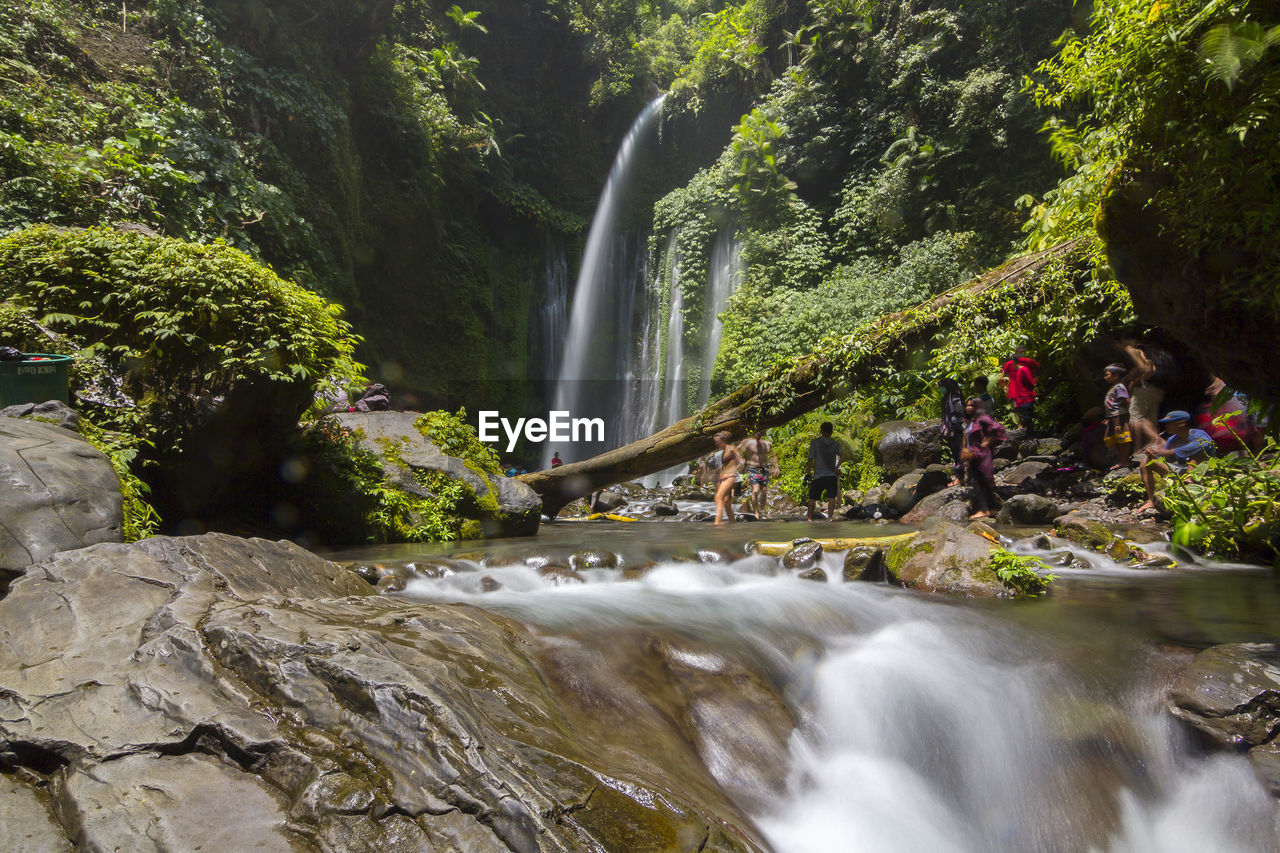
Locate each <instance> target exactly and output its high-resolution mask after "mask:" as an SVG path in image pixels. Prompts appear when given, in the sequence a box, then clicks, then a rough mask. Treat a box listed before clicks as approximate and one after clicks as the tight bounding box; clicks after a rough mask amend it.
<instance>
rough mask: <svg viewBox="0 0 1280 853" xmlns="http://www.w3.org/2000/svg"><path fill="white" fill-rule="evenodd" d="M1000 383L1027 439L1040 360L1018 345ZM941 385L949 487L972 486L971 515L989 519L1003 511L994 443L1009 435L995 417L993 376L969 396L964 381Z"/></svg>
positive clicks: (978, 380) (978, 383)
mask: <svg viewBox="0 0 1280 853" xmlns="http://www.w3.org/2000/svg"><path fill="white" fill-rule="evenodd" d="M1000 372H1001V378H1000V385H1001V387H1002V388H1004V390H1005V394H1006V395H1007V396H1008V398H1009V402H1010V403H1011V404H1012V405H1013V412H1014V417H1015V418H1016V419H1017V421H1018V428H1019V431H1020V434H1021V435H1022V436H1023V437H1030V436H1031V435H1032V434H1033V429H1034V424H1035V402H1036V385H1037V383H1038V382H1039V377H1040V363H1039V362H1038V361H1036V360H1035V359H1034V358H1031V357H1030V356H1028V355H1027V352H1026V348H1025V347H1021V346H1019V347H1018V348H1017V349H1015V350H1014V352H1013V355H1011V356H1010V357H1009V358H1008V359H1007V360H1006V361H1005V363H1004V364H1003V365H1001V367H1000ZM939 385H940V387H941V389H942V436H943V438H944V440H945V441H946V443H947V446H948V448H949V449H950V451H951V458H952V462H953V464H954V474H953V476H952V479H951V485H960V484H962V483H964V484H968V486H969V487H970V489H971V493H972V495H973V499H972V500H973V514H972V515H971V516H969V517H970V518H989V517H991V515H992V514H994V513H995V512H996V510H997V509H999V506H1000V499H999V497H997V495H996V472H995V447H996V445H997V444H999V443H1000V442H1002V441H1005V440H1006V439H1008V438H1009V435H1008V433H1006V431H1005V428H1004V426H1003V425H1002V424H1001V423H1000V422H999V421H997V420H996V419H995V417H994V413H995V398H994V397H992V396H991V394H990V392H989V390H988V389H989V387H990V379H989V378H988V377H986V376H978V377H975V378H974V379H973V382H972V385H971V386H970V393H969V395H968V397H965V396H964V394H963V393H962V391H961V389H960V383H958V382H956V381H955V380H954V379H950V378H944V379H942V380H940V382H939Z"/></svg>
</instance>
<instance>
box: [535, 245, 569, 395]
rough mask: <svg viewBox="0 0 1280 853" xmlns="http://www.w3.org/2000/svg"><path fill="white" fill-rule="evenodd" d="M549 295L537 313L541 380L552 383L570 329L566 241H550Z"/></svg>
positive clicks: (547, 264)
mask: <svg viewBox="0 0 1280 853" xmlns="http://www.w3.org/2000/svg"><path fill="white" fill-rule="evenodd" d="M543 271H544V281H545V282H546V295H545V297H544V299H543V302H542V309H541V310H540V311H539V312H538V333H539V335H540V338H541V340H540V345H541V349H542V352H541V356H542V359H541V368H542V375H541V377H539V378H541V379H546V380H551V379H554V378H555V376H556V371H557V370H558V369H559V367H560V360H561V358H562V355H561V354H562V351H563V349H564V338H565V333H566V330H567V328H568V325H569V261H568V259H567V258H566V257H565V251H564V241H563V240H562V239H556V240H554V241H553V240H552V238H551V237H548V238H547V247H546V255H545V258H544V264H543Z"/></svg>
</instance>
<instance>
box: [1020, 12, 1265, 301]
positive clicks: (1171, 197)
mask: <svg viewBox="0 0 1280 853" xmlns="http://www.w3.org/2000/svg"><path fill="white" fill-rule="evenodd" d="M1090 24H1091V25H1090V28H1089V31H1088V32H1087V33H1086V34H1084V35H1083V36H1082V37H1080V38H1073V39H1070V40H1068V41H1066V42H1065V43H1064V44H1063V45H1062V49H1061V51H1060V53H1059V54H1058V55H1057V56H1056V57H1054V58H1053V59H1052V60H1050V61H1047V62H1045V63H1043V64H1042V65H1041V67H1040V68H1039V69H1038V70H1037V72H1036V73H1035V74H1034V75H1033V76H1032V77H1031V78H1029V80H1028V83H1027V86H1028V89H1029V90H1030V91H1031V92H1032V94H1033V95H1034V96H1035V98H1036V100H1037V101H1038V102H1039V103H1041V104H1042V105H1044V106H1046V107H1049V108H1052V109H1055V110H1059V111H1060V112H1061V113H1062V115H1061V116H1060V117H1058V118H1055V119H1054V120H1053V121H1052V122H1051V124H1050V126H1049V127H1050V129H1051V131H1052V138H1053V149H1054V153H1055V154H1056V155H1057V156H1058V157H1059V159H1061V160H1062V162H1063V163H1064V164H1065V165H1067V166H1068V167H1069V168H1071V169H1072V170H1073V172H1074V174H1073V175H1072V176H1071V177H1070V178H1069V179H1068V180H1066V181H1064V182H1063V183H1062V184H1061V185H1060V186H1059V187H1057V188H1056V189H1055V190H1053V191H1052V192H1051V193H1049V194H1047V195H1046V196H1045V198H1044V201H1043V202H1042V203H1038V204H1037V203H1035V202H1033V201H1032V200H1031V199H1027V200H1026V202H1027V203H1029V204H1032V216H1031V219H1030V221H1029V223H1028V227H1029V231H1030V239H1031V241H1032V244H1033V245H1039V244H1045V243H1047V242H1053V241H1055V240H1057V239H1060V238H1062V237H1072V236H1076V235H1077V234H1078V233H1081V232H1082V231H1086V230H1088V229H1090V228H1091V227H1092V225H1093V222H1094V219H1095V217H1096V216H1097V213H1098V210H1099V204H1100V202H1101V201H1102V199H1103V198H1104V197H1105V196H1106V195H1107V194H1108V193H1110V192H1113V191H1115V189H1116V188H1117V187H1120V186H1124V185H1126V184H1127V183H1129V182H1131V181H1138V182H1140V183H1141V185H1142V186H1143V192H1144V194H1145V195H1149V199H1150V200H1149V203H1148V210H1149V211H1150V214H1151V216H1152V217H1153V219H1154V220H1155V221H1157V222H1159V223H1160V228H1161V231H1162V233H1163V234H1164V235H1165V236H1166V237H1168V238H1170V239H1171V240H1172V241H1173V243H1174V244H1175V245H1177V246H1179V248H1180V249H1182V250H1184V251H1185V252H1186V253H1187V254H1188V255H1189V256H1191V257H1200V258H1208V259H1210V260H1212V261H1213V262H1212V263H1210V264H1209V267H1208V268H1210V269H1214V270H1216V271H1218V272H1219V273H1220V274H1221V275H1222V276H1223V277H1224V280H1226V281H1228V282H1230V284H1231V286H1230V287H1226V288H1224V289H1223V293H1224V294H1225V295H1227V297H1228V298H1232V296H1234V298H1238V299H1240V300H1242V301H1243V302H1245V303H1247V305H1248V306H1250V308H1254V309H1259V310H1263V311H1266V312H1268V313H1269V314H1271V315H1272V316H1275V317H1277V318H1280V280H1278V279H1277V278H1276V276H1275V274H1274V270H1275V269H1276V267H1277V261H1280V254H1277V253H1280V247H1278V246H1277V243H1276V241H1275V239H1274V234H1275V233H1276V229H1277V227H1278V226H1280V200H1278V199H1277V196H1276V193H1275V188H1274V182H1275V176H1276V174H1277V173H1280V152H1278V151H1277V149H1276V146H1275V145H1274V144H1272V143H1273V141H1274V140H1275V139H1276V137H1277V134H1278V133H1280V62H1278V61H1277V60H1278V58H1280V54H1278V53H1277V52H1276V50H1274V47H1275V45H1276V44H1277V43H1278V42H1280V29H1277V25H1280V8H1277V6H1276V5H1275V4H1274V3H1271V2H1248V0H1243V2H1242V0H1210V2H1204V0H1162V1H1161V2H1157V3H1151V2H1146V1H1145V0H1100V2H1096V3H1094V4H1093V17H1092V19H1091V22H1090Z"/></svg>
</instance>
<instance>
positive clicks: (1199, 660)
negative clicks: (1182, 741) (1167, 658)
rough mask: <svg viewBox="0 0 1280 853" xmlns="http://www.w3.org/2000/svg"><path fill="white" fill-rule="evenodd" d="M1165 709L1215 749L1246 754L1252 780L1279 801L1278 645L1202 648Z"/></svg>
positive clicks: (1279, 654) (1260, 644)
mask: <svg viewBox="0 0 1280 853" xmlns="http://www.w3.org/2000/svg"><path fill="white" fill-rule="evenodd" d="M1170 708H1171V710H1172V712H1173V714H1174V716H1176V717H1177V718H1178V719H1180V720H1182V721H1183V722H1185V723H1187V724H1188V725H1190V726H1192V727H1193V728H1194V729H1196V730H1197V731H1198V732H1200V733H1201V734H1202V735H1204V736H1205V737H1207V738H1208V739H1209V740H1210V741H1212V742H1213V743H1215V744H1217V745H1218V746H1220V747H1224V748H1227V749H1233V750H1248V752H1249V758H1250V759H1252V761H1253V765H1254V768H1255V770H1257V772H1258V775H1259V776H1261V777H1262V779H1263V781H1264V782H1265V783H1266V785H1267V787H1268V788H1269V789H1270V790H1271V793H1272V794H1273V795H1276V796H1280V646H1277V645H1275V644H1270V643H1232V644H1227V645H1220V646H1213V647H1211V648H1208V649H1205V650H1204V651H1203V652H1201V653H1200V654H1198V655H1196V658H1195V660H1194V661H1192V663H1191V665H1190V666H1188V667H1187V668H1186V669H1185V670H1183V672H1182V674H1181V676H1180V677H1179V678H1178V681H1177V683H1176V684H1175V685H1174V689H1173V693H1172V694H1171V695H1170Z"/></svg>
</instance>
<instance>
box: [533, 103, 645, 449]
mask: <svg viewBox="0 0 1280 853" xmlns="http://www.w3.org/2000/svg"><path fill="white" fill-rule="evenodd" d="M662 101H663V98H661V97H659V98H658V99H656V100H654V101H653V102H652V103H650V104H649V105H648V106H646V107H645V109H644V111H643V112H641V113H640V115H639V117H637V118H636V120H635V123H634V124H632V126H631V129H630V130H629V131H628V132H627V135H626V137H625V138H624V139H623V141H622V145H621V146H620V147H619V148H618V153H617V156H616V157H615V158H614V161H613V166H612V167H611V168H610V170H609V177H608V179H607V180H606V181H605V185H604V190H603V192H602V193H601V194H600V202H599V204H598V205H597V206H596V213H595V217H594V218H593V219H592V221H591V230H590V231H589V232H588V234H587V245H586V249H585V250H584V251H583V256H582V266H581V267H580V268H579V270H578V279H577V284H576V285H575V286H574V291H573V305H572V308H571V310H570V314H569V330H568V334H567V336H566V338H565V346H564V355H563V357H562V358H561V361H560V369H559V371H558V372H557V380H556V390H555V394H554V408H555V409H559V410H565V411H569V412H571V413H572V414H573V416H575V417H578V416H587V415H591V414H592V413H593V412H608V414H609V415H611V416H612V417H613V421H614V422H615V423H617V424H618V425H617V426H616V427H615V428H614V429H613V430H612V431H613V433H614V435H613V437H612V438H613V441H616V440H617V437H618V435H619V434H620V432H622V431H623V426H622V424H621V423H618V422H619V421H620V420H621V419H620V418H619V417H618V415H619V413H621V412H626V411H628V410H627V409H626V408H625V406H626V403H627V400H626V399H625V397H626V386H627V382H628V374H629V373H631V374H634V372H635V369H636V366H635V365H634V363H633V361H632V358H631V353H632V352H633V350H635V349H637V348H636V347H634V346H633V336H634V332H635V317H634V316H633V307H634V303H635V295H636V291H637V278H638V279H639V282H638V286H639V288H640V293H642V294H643V293H644V291H643V287H644V284H645V279H646V277H647V276H645V275H644V270H643V269H641V270H640V271H639V275H638V276H637V274H636V272H637V267H638V266H642V263H641V264H637V262H636V258H637V257H640V258H643V255H644V251H643V248H637V246H639V247H643V245H644V239H643V235H641V237H640V238H639V239H637V238H636V236H635V235H628V234H627V233H626V232H625V231H624V230H623V229H622V228H621V227H620V224H619V223H620V215H621V213H622V211H623V209H624V207H625V204H626V197H627V193H628V190H629V188H630V184H631V181H632V179H633V177H634V172H635V165H636V163H637V157H638V154H639V151H640V146H641V143H642V142H643V141H644V140H645V139H646V138H647V137H648V136H649V135H650V132H651V131H652V130H653V128H654V126H655V125H656V124H657V121H658V116H659V113H660V111H661V109H662ZM631 378H634V376H632V377H631ZM608 423H609V421H608V420H606V424H608ZM603 449H604V448H603V447H601V448H597V452H598V451H599V450H603ZM561 450H562V451H563V453H562V455H564V457H565V459H566V461H572V459H574V458H577V457H578V456H579V455H581V454H580V453H579V452H575V451H576V449H575V448H574V447H572V446H570V447H567V448H561ZM552 451H553V448H552V447H551V446H550V445H548V446H547V447H546V449H545V456H546V457H547V460H546V461H549V460H550V456H551V453H552Z"/></svg>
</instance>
